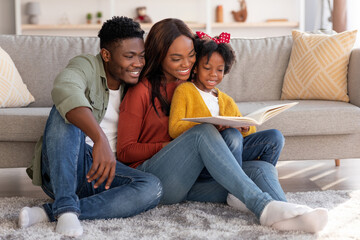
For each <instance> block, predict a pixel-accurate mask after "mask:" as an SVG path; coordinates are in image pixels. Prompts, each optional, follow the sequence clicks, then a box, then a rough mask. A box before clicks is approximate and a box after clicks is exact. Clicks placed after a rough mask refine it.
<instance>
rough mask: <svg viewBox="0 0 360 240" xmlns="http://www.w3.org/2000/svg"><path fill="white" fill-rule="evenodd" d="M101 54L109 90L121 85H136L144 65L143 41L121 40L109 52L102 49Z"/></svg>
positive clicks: (133, 39) (136, 39)
mask: <svg viewBox="0 0 360 240" xmlns="http://www.w3.org/2000/svg"><path fill="white" fill-rule="evenodd" d="M106 51H107V52H106ZM101 54H102V56H103V60H104V65H105V72H106V77H107V81H108V86H109V88H110V89H118V88H119V86H120V84H121V83H127V84H136V83H137V82H138V80H139V75H140V72H141V70H142V68H143V67H144V65H145V58H144V54H145V48H144V40H143V39H141V38H129V39H124V40H121V42H119V43H116V44H114V46H113V47H112V48H111V49H110V50H106V49H102V51H101Z"/></svg>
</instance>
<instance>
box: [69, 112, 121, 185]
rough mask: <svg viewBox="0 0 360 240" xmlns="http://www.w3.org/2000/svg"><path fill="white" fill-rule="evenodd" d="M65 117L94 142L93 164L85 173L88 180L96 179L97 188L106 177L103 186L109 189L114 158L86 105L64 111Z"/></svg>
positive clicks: (112, 174) (112, 177) (103, 134)
mask: <svg viewBox="0 0 360 240" xmlns="http://www.w3.org/2000/svg"><path fill="white" fill-rule="evenodd" d="M66 118H67V119H68V121H69V122H70V123H72V124H74V125H75V126H76V127H78V128H80V129H81V130H82V131H83V132H84V133H85V134H86V135H87V136H89V137H90V138H91V140H92V141H93V142H94V146H93V152H92V155H93V164H92V166H91V169H90V171H89V172H88V173H87V175H86V177H87V179H88V182H91V181H93V180H96V179H97V181H96V183H95V185H94V188H97V187H98V186H100V185H101V184H102V183H103V182H104V181H105V180H106V179H107V181H106V186H105V188H106V189H109V188H110V185H111V183H112V181H113V180H114V177H115V168H116V159H115V156H114V153H113V152H112V150H111V148H110V145H109V141H108V139H107V137H106V135H105V133H104V132H103V130H102V129H101V127H100V125H99V124H98V123H97V121H96V119H95V118H94V116H93V114H92V112H91V110H90V109H89V108H87V107H77V108H74V109H72V110H70V111H69V112H67V113H66Z"/></svg>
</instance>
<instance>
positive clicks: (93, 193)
mask: <svg viewBox="0 0 360 240" xmlns="http://www.w3.org/2000/svg"><path fill="white" fill-rule="evenodd" d="M91 164H92V147H90V146H89V145H87V144H86V143H85V135H84V133H83V132H82V131H81V130H80V129H79V128H77V127H76V126H74V125H72V124H66V123H65V121H64V119H63V118H62V117H61V115H60V114H59V112H58V111H57V110H56V108H55V107H53V108H52V110H51V112H50V115H49V118H48V121H47V123H46V127H45V133H44V139H43V146H42V164H41V165H42V166H41V168H42V181H43V185H42V188H43V190H44V192H45V193H46V194H47V195H49V196H50V197H51V198H53V199H54V200H55V201H54V202H53V203H46V204H44V209H45V211H46V213H47V215H48V217H49V219H50V220H51V221H55V220H56V218H57V217H58V216H59V215H60V214H62V213H65V212H74V213H76V214H78V216H79V219H107V218H120V217H129V216H133V215H135V214H138V213H141V212H143V211H146V210H148V209H151V208H153V207H155V206H156V205H157V204H158V203H159V201H160V199H161V196H162V187H161V183H160V181H159V179H158V178H156V177H155V176H153V175H152V174H148V173H144V172H142V171H139V170H136V169H133V168H130V167H128V166H125V165H124V164H122V163H120V162H117V164H116V173H115V178H114V180H113V182H112V184H111V187H110V189H109V190H105V182H106V181H105V182H104V183H103V184H102V185H100V186H99V187H98V188H97V189H94V187H93V186H94V182H91V183H88V182H87V179H86V174H87V173H88V171H89V170H90V168H91Z"/></svg>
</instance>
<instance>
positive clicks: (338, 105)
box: [237, 100, 360, 136]
mask: <svg viewBox="0 0 360 240" xmlns="http://www.w3.org/2000/svg"><path fill="white" fill-rule="evenodd" d="M286 102H291V101H286ZM298 102H299V104H297V105H295V106H294V107H292V108H290V109H288V110H286V111H285V112H283V113H280V114H279V115H277V116H275V117H273V118H271V119H270V120H268V121H267V122H265V123H264V124H263V125H261V126H259V127H257V129H258V130H264V129H271V128H275V129H279V130H280V131H281V132H282V133H283V134H284V136H306V135H331V134H335V135H336V134H353V133H360V108H359V107H357V106H355V105H352V104H350V103H346V102H337V101H321V100H299V101H298ZM280 103H284V101H266V102H241V103H237V104H238V107H239V109H240V112H241V113H242V114H243V115H246V114H247V113H250V112H253V111H255V110H257V109H259V108H262V107H265V106H270V105H275V104H280Z"/></svg>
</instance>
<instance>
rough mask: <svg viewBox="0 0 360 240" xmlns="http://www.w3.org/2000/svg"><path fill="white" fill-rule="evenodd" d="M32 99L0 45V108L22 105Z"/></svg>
mask: <svg viewBox="0 0 360 240" xmlns="http://www.w3.org/2000/svg"><path fill="white" fill-rule="evenodd" d="M34 101H35V99H34V97H33V96H32V95H31V93H30V92H29V90H28V89H27V87H26V85H25V84H24V83H23V81H22V79H21V76H20V74H19V72H18V70H17V68H16V67H15V64H14V62H13V61H12V59H11V58H10V56H9V54H7V52H5V50H4V49H2V48H1V47H0V108H5V107H24V106H27V105H29V104H30V103H32V102H34Z"/></svg>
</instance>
